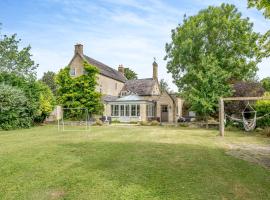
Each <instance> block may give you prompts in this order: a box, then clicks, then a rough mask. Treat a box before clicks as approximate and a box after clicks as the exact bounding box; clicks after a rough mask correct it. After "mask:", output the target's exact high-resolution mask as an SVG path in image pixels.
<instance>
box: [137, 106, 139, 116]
mask: <svg viewBox="0 0 270 200" xmlns="http://www.w3.org/2000/svg"><path fill="white" fill-rule="evenodd" d="M137 116H140V105H137Z"/></svg>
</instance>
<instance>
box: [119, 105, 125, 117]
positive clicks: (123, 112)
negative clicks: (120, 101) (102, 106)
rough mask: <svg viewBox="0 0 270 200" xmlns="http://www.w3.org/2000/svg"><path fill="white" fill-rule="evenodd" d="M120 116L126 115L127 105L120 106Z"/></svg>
mask: <svg viewBox="0 0 270 200" xmlns="http://www.w3.org/2000/svg"><path fill="white" fill-rule="evenodd" d="M120 116H125V105H121V106H120Z"/></svg>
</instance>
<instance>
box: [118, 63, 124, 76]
mask: <svg viewBox="0 0 270 200" xmlns="http://www.w3.org/2000/svg"><path fill="white" fill-rule="evenodd" d="M118 71H119V72H120V73H121V74H122V75H123V76H125V68H124V66H123V65H122V64H121V65H119V67H118Z"/></svg>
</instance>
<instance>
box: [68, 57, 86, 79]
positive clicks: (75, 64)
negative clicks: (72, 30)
mask: <svg viewBox="0 0 270 200" xmlns="http://www.w3.org/2000/svg"><path fill="white" fill-rule="evenodd" d="M69 67H70V69H71V70H72V69H75V77H78V76H81V75H83V72H84V70H83V59H82V58H81V57H80V56H79V55H76V56H75V57H74V58H73V59H72V61H71V63H70V64H69Z"/></svg>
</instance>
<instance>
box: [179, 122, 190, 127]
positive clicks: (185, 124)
mask: <svg viewBox="0 0 270 200" xmlns="http://www.w3.org/2000/svg"><path fill="white" fill-rule="evenodd" d="M179 126H180V127H188V123H179Z"/></svg>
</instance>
